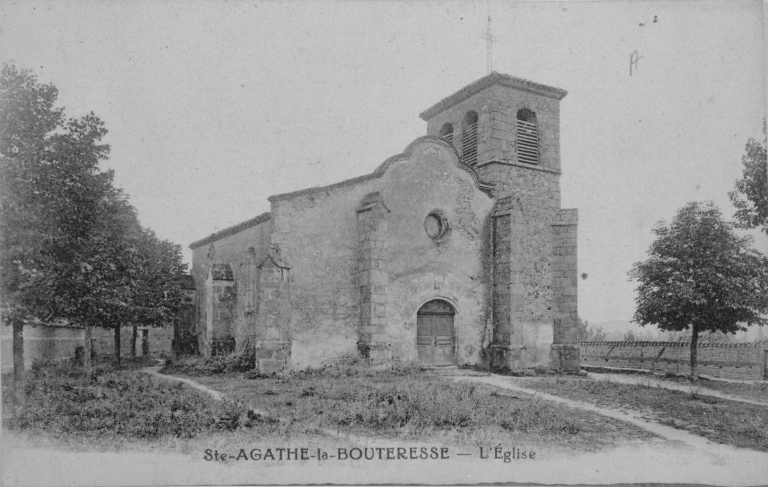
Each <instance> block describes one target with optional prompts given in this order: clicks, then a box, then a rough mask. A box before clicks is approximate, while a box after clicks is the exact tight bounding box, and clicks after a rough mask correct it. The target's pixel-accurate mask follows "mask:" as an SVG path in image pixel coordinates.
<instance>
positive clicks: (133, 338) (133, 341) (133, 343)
mask: <svg viewBox="0 0 768 487" xmlns="http://www.w3.org/2000/svg"><path fill="white" fill-rule="evenodd" d="M138 334H139V327H138V326H137V325H133V334H132V335H131V357H133V358H136V335H138Z"/></svg>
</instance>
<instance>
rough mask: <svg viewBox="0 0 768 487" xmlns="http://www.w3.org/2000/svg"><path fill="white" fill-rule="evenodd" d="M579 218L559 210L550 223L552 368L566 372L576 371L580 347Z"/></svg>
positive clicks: (571, 211) (571, 212)
mask: <svg viewBox="0 0 768 487" xmlns="http://www.w3.org/2000/svg"><path fill="white" fill-rule="evenodd" d="M578 219H579V215H578V212H577V211H576V210H575V209H567V210H560V211H559V212H558V214H557V219H556V220H555V221H554V222H553V223H552V228H553V229H554V234H555V235H554V237H555V240H554V246H553V248H552V254H553V255H552V288H553V291H554V293H553V294H554V295H553V301H554V302H553V304H552V308H553V311H554V345H553V346H552V357H551V358H552V364H553V366H555V368H558V369H563V370H568V371H576V370H578V369H579V348H578V346H577V345H576V332H577V330H576V325H577V323H578V307H577V304H578V300H577V295H578V276H577V268H576V265H577V258H576V257H577V255H576V247H577V242H576V237H577V233H576V232H577V226H578Z"/></svg>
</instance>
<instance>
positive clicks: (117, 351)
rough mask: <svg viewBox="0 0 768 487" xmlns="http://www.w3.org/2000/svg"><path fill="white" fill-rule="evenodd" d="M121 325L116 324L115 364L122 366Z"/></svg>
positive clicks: (118, 366)
mask: <svg viewBox="0 0 768 487" xmlns="http://www.w3.org/2000/svg"><path fill="white" fill-rule="evenodd" d="M120 331H121V330H120V326H119V325H115V366H116V367H117V368H118V369H119V368H120Z"/></svg>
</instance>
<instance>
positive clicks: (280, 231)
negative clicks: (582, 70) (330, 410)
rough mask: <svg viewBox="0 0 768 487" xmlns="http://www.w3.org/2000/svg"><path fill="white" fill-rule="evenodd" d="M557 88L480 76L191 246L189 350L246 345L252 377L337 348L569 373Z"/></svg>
mask: <svg viewBox="0 0 768 487" xmlns="http://www.w3.org/2000/svg"><path fill="white" fill-rule="evenodd" d="M565 95H566V92H565V91H563V90H560V89H558V88H552V87H549V86H544V85H541V84H538V83H533V82H530V81H526V80H522V79H519V78H515V77H512V76H508V75H504V74H499V73H496V72H493V73H491V74H490V75H488V76H485V77H483V78H481V79H479V80H478V81H476V82H474V83H472V84H470V85H468V86H466V87H464V88H462V89H461V90H459V91H458V92H456V93H454V94H453V95H451V96H449V97H447V98H445V99H443V100H442V101H440V102H438V103H437V104H435V105H434V106H432V107H431V108H429V109H428V110H426V111H424V112H423V113H421V118H422V119H423V120H425V121H426V122H427V135H426V136H424V137H420V138H418V139H416V140H415V141H414V142H412V143H411V144H410V145H409V146H408V147H407V148H406V149H405V151H404V152H403V153H402V154H399V155H396V156H393V157H391V158H389V159H387V160H386V161H384V162H383V163H382V164H381V165H380V166H379V167H378V168H377V169H376V170H375V171H374V172H373V173H372V174H370V175H367V176H362V177H358V178H354V179H350V180H346V181H342V182H339V183H336V184H333V185H330V186H325V187H317V188H309V189H304V190H301V191H297V192H294V193H288V194H279V195H275V196H272V197H270V198H269V201H270V203H271V211H270V212H269V213H264V214H262V215H259V216H257V217H255V218H253V219H251V220H248V221H245V222H243V223H240V224H238V225H235V226H233V227H230V228H227V229H224V230H222V231H219V232H217V233H214V234H213V235H210V236H209V237H206V238H204V239H202V240H198V241H197V242H194V243H193V244H191V245H190V247H191V248H192V249H193V263H192V275H193V276H194V278H195V282H196V288H197V290H198V292H197V295H196V298H195V299H196V301H197V312H196V325H195V327H194V328H195V333H197V336H198V340H199V348H200V350H201V351H203V352H204V353H205V354H206V355H208V356H210V355H212V354H218V353H230V352H242V351H244V350H248V351H249V353H255V355H256V364H257V369H258V370H259V371H261V372H264V373H272V372H279V371H284V370H290V369H293V370H301V369H305V368H308V367H319V366H322V365H323V364H328V363H332V362H333V361H335V360H339V359H342V358H344V357H350V356H355V357H359V358H360V359H362V360H365V361H366V362H367V363H369V364H371V365H385V364H388V363H391V362H393V361H418V362H421V363H423V364H425V365H435V366H439V365H472V364H475V365H485V366H491V367H493V368H496V369H511V370H524V369H530V368H537V367H541V368H550V369H558V370H566V371H576V370H578V369H579V362H580V359H579V348H578V346H577V345H576V312H577V309H576V302H577V301H576V296H577V282H576V281H577V273H576V229H577V224H578V214H577V212H576V210H575V209H561V208H560V175H561V168H560V142H559V139H560V128H559V110H560V107H559V104H560V100H561V99H563V97H565Z"/></svg>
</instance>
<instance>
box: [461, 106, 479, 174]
mask: <svg viewBox="0 0 768 487" xmlns="http://www.w3.org/2000/svg"><path fill="white" fill-rule="evenodd" d="M461 152H462V159H463V161H464V164H469V165H471V166H474V165H475V164H477V112H467V114H466V115H464V121H463V122H461Z"/></svg>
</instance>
